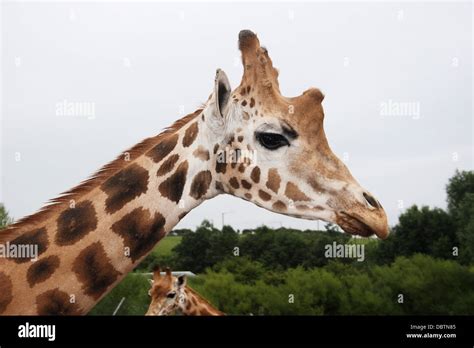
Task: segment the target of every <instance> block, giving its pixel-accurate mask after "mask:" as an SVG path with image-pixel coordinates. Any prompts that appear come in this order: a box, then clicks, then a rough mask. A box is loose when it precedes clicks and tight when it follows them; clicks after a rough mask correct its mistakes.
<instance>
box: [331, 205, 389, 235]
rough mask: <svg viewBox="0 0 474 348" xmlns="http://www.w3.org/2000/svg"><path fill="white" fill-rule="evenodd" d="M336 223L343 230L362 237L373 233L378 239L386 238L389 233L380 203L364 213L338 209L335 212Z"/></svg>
mask: <svg viewBox="0 0 474 348" xmlns="http://www.w3.org/2000/svg"><path fill="white" fill-rule="evenodd" d="M362 215H364V216H362ZM336 223H337V224H338V225H339V226H340V227H341V228H342V229H343V230H344V232H346V233H349V234H354V235H359V236H362V237H370V236H372V235H374V234H375V235H376V236H377V237H378V238H380V239H386V238H387V237H388V235H389V227H388V222H387V216H386V214H385V211H384V210H383V208H382V207H381V206H380V205H379V208H377V209H376V210H371V211H368V212H367V213H365V214H360V213H350V212H346V211H340V212H338V213H337V214H336Z"/></svg>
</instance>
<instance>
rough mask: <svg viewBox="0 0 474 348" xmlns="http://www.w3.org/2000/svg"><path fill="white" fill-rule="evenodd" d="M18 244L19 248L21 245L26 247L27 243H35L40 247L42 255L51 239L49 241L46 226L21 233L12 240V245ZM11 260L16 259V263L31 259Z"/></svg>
mask: <svg viewBox="0 0 474 348" xmlns="http://www.w3.org/2000/svg"><path fill="white" fill-rule="evenodd" d="M13 244H15V245H17V248H19V247H22V246H23V247H24V246H27V245H33V246H37V247H38V255H36V256H40V255H41V254H42V253H44V252H45V251H46V249H47V247H48V244H49V241H48V234H47V233H46V228H45V227H42V228H38V229H35V230H32V231H28V232H26V233H23V234H21V235H20V236H18V237H17V238H15V239H14V240H12V241H11V242H10V245H13ZM11 260H13V261H15V262H16V263H24V262H28V261H30V260H31V259H29V258H18V257H15V258H11Z"/></svg>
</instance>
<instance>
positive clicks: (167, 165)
mask: <svg viewBox="0 0 474 348" xmlns="http://www.w3.org/2000/svg"><path fill="white" fill-rule="evenodd" d="M178 160H179V155H178V154H174V155H171V156H170V157H168V158H167V159H166V161H164V162H163V164H162V165H161V166H160V168H159V169H158V171H157V172H156V175H157V176H162V175H165V174H167V173H169V172H170V171H171V170H172V169H173V168H174V165H175V164H176V162H178Z"/></svg>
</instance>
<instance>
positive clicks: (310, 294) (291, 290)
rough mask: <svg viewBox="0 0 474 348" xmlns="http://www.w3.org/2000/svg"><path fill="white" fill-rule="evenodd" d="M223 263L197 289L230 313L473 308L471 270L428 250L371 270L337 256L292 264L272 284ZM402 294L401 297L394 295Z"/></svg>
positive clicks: (415, 311) (353, 312)
mask: <svg viewBox="0 0 474 348" xmlns="http://www.w3.org/2000/svg"><path fill="white" fill-rule="evenodd" d="M249 262H250V261H248V260H246V261H244V262H243V263H244V264H246V263H249ZM225 263H227V266H224V265H221V266H216V267H217V269H218V270H219V272H216V271H215V270H208V271H207V272H206V274H204V275H202V276H200V279H201V284H200V285H199V287H198V288H196V290H198V291H199V292H200V293H201V294H202V295H203V296H204V297H206V298H209V299H211V301H212V302H213V303H214V304H216V305H217V306H218V307H219V308H220V309H221V310H223V311H225V312H226V313H229V314H250V313H252V314H254V315H257V314H266V315H294V314H297V315H323V314H324V315H389V314H391V315H400V314H430V315H443V314H445V315H446V314H447V315H452V314H471V315H472V314H474V294H473V292H472V289H473V286H474V272H473V271H472V270H470V269H469V268H468V267H466V266H462V265H460V264H458V263H456V262H454V261H448V260H437V259H434V258H432V257H430V256H426V255H420V254H417V255H413V256H411V257H409V258H406V257H400V258H398V259H397V260H396V261H395V262H394V263H393V264H391V265H385V266H374V267H372V268H370V269H369V271H361V270H360V269H358V268H357V267H356V266H355V265H354V264H342V263H340V262H331V263H330V264H328V265H327V266H324V267H322V268H314V269H310V270H305V269H304V268H302V267H296V268H291V269H288V270H286V271H284V272H282V275H283V276H282V280H283V281H282V282H281V283H280V284H276V285H275V284H272V283H270V284H269V283H267V282H266V281H265V277H262V278H261V279H260V280H259V279H257V280H254V281H253V282H248V281H247V279H246V277H242V275H241V274H239V273H237V272H238V270H239V269H240V270H243V271H245V269H248V268H250V266H249V265H246V267H242V268H238V267H234V268H233V272H232V273H231V272H230V271H229V270H228V269H227V267H228V262H225ZM256 267H257V268H259V267H260V266H256ZM239 277H241V279H242V280H239ZM400 294H402V295H403V303H399V301H398V299H399V297H398V296H399V295H400Z"/></svg>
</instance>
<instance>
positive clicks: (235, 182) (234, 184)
mask: <svg viewBox="0 0 474 348" xmlns="http://www.w3.org/2000/svg"><path fill="white" fill-rule="evenodd" d="M229 184H230V186H232V187H233V188H234V189H238V188H239V187H240V185H239V181H238V180H237V178H236V177H235V176H233V177H232V178H230V180H229Z"/></svg>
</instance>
